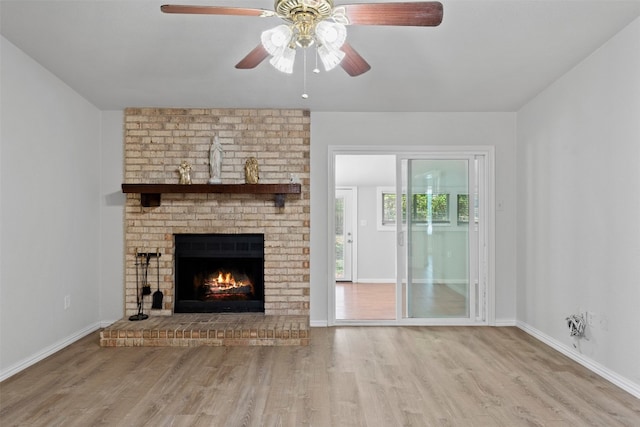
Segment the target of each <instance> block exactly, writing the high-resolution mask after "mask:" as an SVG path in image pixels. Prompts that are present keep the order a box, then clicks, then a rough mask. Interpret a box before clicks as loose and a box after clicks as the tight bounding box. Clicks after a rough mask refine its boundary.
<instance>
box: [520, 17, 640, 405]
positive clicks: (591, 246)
mask: <svg viewBox="0 0 640 427" xmlns="http://www.w3.org/2000/svg"><path fill="white" fill-rule="evenodd" d="M517 166H518V168H517V170H518V201H517V210H518V229H517V230H518V237H517V240H518V246H517V251H518V299H517V313H518V320H519V321H520V322H521V323H522V325H523V327H524V328H525V329H528V330H530V331H531V332H532V333H534V334H538V335H539V336H540V337H542V338H543V339H546V340H547V341H549V342H550V343H555V344H556V346H558V347H560V348H564V349H566V350H567V351H569V352H575V353H577V355H578V356H579V357H583V358H585V360H586V361H587V364H591V365H593V366H592V368H594V367H595V370H598V369H600V370H603V371H605V374H606V373H607V372H610V373H612V374H614V375H616V374H617V375H620V376H622V377H624V378H626V379H628V380H629V381H630V382H629V384H626V386H627V387H626V388H627V389H628V390H629V389H634V388H635V390H636V391H635V393H636V395H639V396H640V328H639V327H640V320H638V310H639V307H640V282H639V279H638V278H639V277H640V225H639V224H640V221H638V214H639V213H640V20H636V21H635V22H633V23H632V24H631V25H630V26H628V27H627V28H626V29H624V30H623V31H622V32H620V33H619V34H618V35H616V36H615V37H614V38H613V39H611V40H610V41H609V42H608V43H606V44H605V45H604V46H603V47H601V48H600V49H599V50H598V51H596V52H594V53H593V54H592V55H591V56H590V57H589V58H587V59H586V60H585V61H583V62H582V63H581V64H579V65H578V66H577V67H576V68H575V69H573V70H572V71H570V72H569V73H568V74H566V75H565V76H563V77H562V78H560V79H559V80H558V81H556V82H555V83H554V84H553V85H552V86H551V87H549V88H548V89H547V90H545V91H544V92H543V93H541V94H540V95H538V96H537V97H536V98H535V99H534V100H532V101H531V102H529V103H528V104H527V105H526V106H525V107H524V108H522V110H521V111H520V112H519V113H518V147H517ZM579 310H588V311H589V312H592V313H593V325H591V326H589V327H588V328H587V336H588V340H581V341H580V342H579V343H578V344H577V348H576V349H574V347H573V344H574V342H573V340H572V339H571V338H570V337H569V331H568V328H567V325H566V322H565V317H566V316H568V315H571V314H575V313H577V312H578V311H579ZM623 381H624V380H623ZM623 385H624V384H623Z"/></svg>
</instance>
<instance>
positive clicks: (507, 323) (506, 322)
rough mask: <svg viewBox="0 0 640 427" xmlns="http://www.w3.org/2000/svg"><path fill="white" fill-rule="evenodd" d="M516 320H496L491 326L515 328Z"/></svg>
mask: <svg viewBox="0 0 640 427" xmlns="http://www.w3.org/2000/svg"><path fill="white" fill-rule="evenodd" d="M517 322H518V321H517V320H516V319H496V321H495V322H494V323H493V326H496V327H505V326H517Z"/></svg>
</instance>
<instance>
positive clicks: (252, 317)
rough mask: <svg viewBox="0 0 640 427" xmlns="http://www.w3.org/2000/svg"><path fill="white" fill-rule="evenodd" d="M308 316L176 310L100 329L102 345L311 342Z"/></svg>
mask: <svg viewBox="0 0 640 427" xmlns="http://www.w3.org/2000/svg"><path fill="white" fill-rule="evenodd" d="M308 344H309V319H308V318H307V317H306V316H265V315H263V314H257V313H246V314H245V313H243V314H226V313H225V314H174V315H173V316H153V317H150V318H149V319H147V320H143V321H138V322H130V321H129V320H126V319H123V320H120V321H118V322H116V323H114V324H113V325H111V326H109V327H108V328H106V329H104V330H102V331H101V332H100V345H101V346H102V347H197V346H273V345H308Z"/></svg>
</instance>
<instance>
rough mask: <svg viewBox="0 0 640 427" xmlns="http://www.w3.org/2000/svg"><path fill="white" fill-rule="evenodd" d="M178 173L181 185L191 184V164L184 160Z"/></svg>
mask: <svg viewBox="0 0 640 427" xmlns="http://www.w3.org/2000/svg"><path fill="white" fill-rule="evenodd" d="M178 172H179V173H180V181H179V183H180V184H191V164H190V163H189V162H187V161H186V160H183V161H182V163H180V167H179V168H178Z"/></svg>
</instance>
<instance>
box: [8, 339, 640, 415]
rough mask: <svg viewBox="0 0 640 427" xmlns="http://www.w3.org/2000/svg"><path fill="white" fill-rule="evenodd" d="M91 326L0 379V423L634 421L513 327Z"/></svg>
mask: <svg viewBox="0 0 640 427" xmlns="http://www.w3.org/2000/svg"><path fill="white" fill-rule="evenodd" d="M98 335H99V334H98V332H96V333H94V334H92V335H90V336H88V337H86V338H84V339H82V340H80V341H78V342H76V343H74V344H72V345H71V346H69V347H67V348H65V349H63V350H62V351H60V352H58V353H56V354H54V355H53V356H51V357H49V358H47V359H45V360H43V361H41V362H39V363H37V364H35V365H33V366H32V367H30V368H28V369H26V370H24V371H22V372H20V373H19V374H17V375H15V376H13V377H11V378H9V379H7V380H5V381H4V382H2V383H0V425H2V426H3V427H9V426H99V425H104V426H225V427H228V426H296V427H297V426H322V427H324V426H375V427H377V426H384V427H388V426H509V427H513V426H638V425H640V400H638V399H636V398H634V397H633V396H631V395H630V394H628V393H626V392H624V391H622V390H620V389H619V388H617V387H615V386H614V385H612V384H611V383H609V382H607V381H606V380H604V379H602V378H600V377H598V376H596V375H595V374H593V373H591V372H589V371H588V370H587V369H585V368H583V367H582V366H580V365H578V364H576V363H575V362H573V361H571V360H570V359H568V358H566V357H564V356H563V355H561V354H560V353H558V352H556V351H555V350H553V349H551V348H550V347H547V346H545V345H544V344H542V343H540V342H539V341H537V340H535V339H533V338H531V337H529V336H528V335H526V334H525V333H524V332H522V331H520V330H518V329H516V328H491V327H336V328H313V329H312V330H311V332H310V336H311V343H310V345H309V346H304V347H191V348H188V347H187V348H184V347H183V348H179V347H163V348H153V347H137V348H101V347H100V346H99V337H98Z"/></svg>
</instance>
